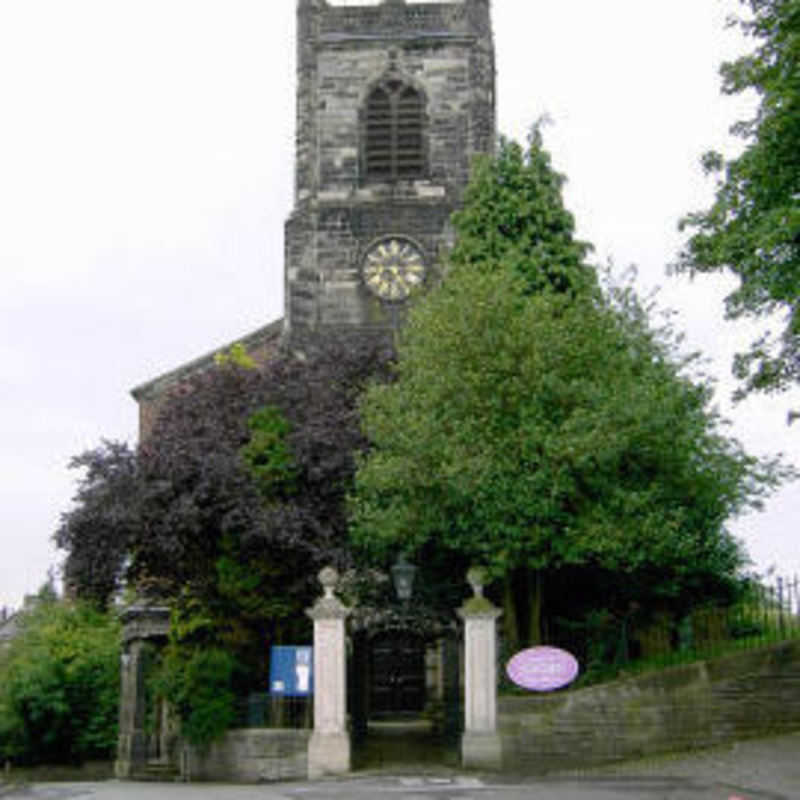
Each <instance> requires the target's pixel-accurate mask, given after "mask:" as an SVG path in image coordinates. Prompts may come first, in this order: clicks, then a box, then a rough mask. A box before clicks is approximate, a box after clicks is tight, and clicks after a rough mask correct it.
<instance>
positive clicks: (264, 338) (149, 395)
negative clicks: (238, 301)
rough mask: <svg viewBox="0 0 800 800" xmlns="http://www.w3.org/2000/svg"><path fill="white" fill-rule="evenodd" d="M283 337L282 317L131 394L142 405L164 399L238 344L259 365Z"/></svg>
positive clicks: (138, 388)
mask: <svg viewBox="0 0 800 800" xmlns="http://www.w3.org/2000/svg"><path fill="white" fill-rule="evenodd" d="M282 334H283V318H280V319H277V320H275V321H274V322H270V323H269V324H268V325H264V326H263V327H261V328H258V329H257V330H255V331H253V332H252V333H248V334H247V335H245V336H241V337H239V338H238V339H235V340H234V341H233V342H229V343H228V344H225V345H222V346H221V347H217V348H216V349H215V350H212V351H211V352H210V353H206V354H205V355H203V356H200V357H199V358H196V359H194V360H192V361H189V362H187V363H186V364H183V365H182V366H180V367H177V368H176V369H172V370H170V371H169V372H165V373H163V374H162V375H159V376H158V377H156V378H152V379H151V380H149V381H147V382H146V383H142V384H140V385H139V386H137V387H135V388H134V389H132V390H131V394H132V395H133V398H134V399H135V400H136V401H137V402H139V403H141V402H142V401H147V400H151V399H156V398H158V397H161V396H162V395H163V394H164V392H165V391H166V390H168V389H169V388H171V387H172V386H175V385H176V384H178V383H180V382H181V381H183V380H185V379H186V378H190V377H191V376H193V375H197V374H200V373H203V372H205V371H206V370H207V369H210V368H211V367H213V366H214V363H215V361H214V359H215V357H216V356H217V355H218V354H219V353H224V352H225V351H227V350H229V349H230V348H231V347H232V346H233V345H235V344H241V345H244V348H245V349H246V350H247V352H248V353H249V354H250V355H252V356H253V358H254V359H255V361H256V363H261V361H262V359H261V358H259V356H260V355H261V354H262V353H264V352H265V351H266V350H272V348H273V347H274V346H275V345H277V344H278V343H279V341H280V339H281V336H282Z"/></svg>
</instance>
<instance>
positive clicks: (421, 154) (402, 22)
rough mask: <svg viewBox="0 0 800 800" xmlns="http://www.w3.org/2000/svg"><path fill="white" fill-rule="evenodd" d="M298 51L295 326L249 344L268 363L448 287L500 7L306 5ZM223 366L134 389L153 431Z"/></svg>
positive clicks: (483, 134)
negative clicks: (453, 221) (166, 412)
mask: <svg viewBox="0 0 800 800" xmlns="http://www.w3.org/2000/svg"><path fill="white" fill-rule="evenodd" d="M297 51H298V58H297V132H296V152H295V197H294V208H293V211H292V213H291V215H290V217H289V219H288V221H287V223H286V242H285V266H284V272H285V286H284V289H285V295H284V319H283V320H282V321H280V320H278V321H275V322H273V323H271V324H269V325H267V326H265V327H263V328H261V329H259V330H257V331H254V332H252V333H250V334H247V335H245V336H243V337H241V338H240V339H239V341H240V342H241V343H242V344H243V345H244V346H245V347H246V348H247V351H248V352H249V353H250V355H251V356H253V357H254V359H255V360H256V361H257V362H260V363H264V362H266V361H267V360H269V359H270V358H271V357H272V356H273V355H274V354H275V353H276V352H277V350H278V348H279V347H281V346H282V345H284V344H285V343H287V342H297V341H300V342H302V338H303V335H304V334H308V333H311V332H326V331H331V332H333V331H336V330H343V329H352V328H353V327H355V328H358V329H362V330H370V329H385V328H387V327H392V326H394V325H396V324H398V323H399V322H400V321H401V320H402V317H403V314H404V309H405V308H406V307H407V300H408V299H409V297H411V296H412V295H413V294H414V293H415V292H416V291H424V288H425V286H426V284H428V283H430V282H431V281H432V280H435V278H436V275H435V270H436V264H437V259H438V256H439V254H440V253H441V252H442V250H443V249H445V248H446V247H447V246H448V245H449V244H450V243H451V240H452V231H451V228H450V223H449V219H450V215H451V214H452V212H453V211H454V210H455V209H456V208H457V207H458V205H459V202H460V200H461V196H462V193H463V190H464V188H465V186H466V184H467V181H468V178H469V169H470V162H471V159H472V157H473V156H474V155H475V154H478V153H484V152H490V151H491V150H492V148H493V145H494V138H495V65H494V43H493V38H492V28H491V21H490V0H450V2H439V3H431V2H412V0H383V2H379V3H378V4H375V3H374V2H373V4H371V5H367V4H366V2H364V3H360V2H359V0H349V4H348V5H342V4H341V2H340V3H339V4H334V2H332V1H331V2H327V0H298V3H297ZM222 349H227V345H226V346H223V347H218V348H217V349H216V351H214V352H219V351H220V350H222ZM213 363H214V353H210V354H208V355H206V356H203V357H201V358H199V359H196V360H195V361H192V362H190V363H188V364H185V365H183V366H181V367H179V368H178V369H176V370H173V371H171V372H169V373H167V374H165V375H162V376H160V377H157V378H155V379H153V380H151V381H148V382H147V383H145V384H143V385H141V386H139V387H137V388H136V389H134V390H133V396H134V398H135V399H136V400H137V402H138V403H139V408H140V434H141V435H142V436H145V435H146V434H147V431H148V430H149V429H150V428H151V426H152V423H153V421H154V418H155V416H156V415H157V412H158V408H159V406H160V403H161V402H162V401H163V399H164V397H165V396H166V395H167V394H168V392H169V390H170V389H171V388H172V387H173V386H175V385H176V384H177V383H180V381H181V380H183V379H184V378H186V377H188V376H190V375H192V374H196V373H197V372H202V371H203V370H205V369H208V368H209V367H210V366H212V365H213Z"/></svg>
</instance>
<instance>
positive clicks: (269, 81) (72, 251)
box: [0, 0, 800, 606]
mask: <svg viewBox="0 0 800 800" xmlns="http://www.w3.org/2000/svg"><path fill="white" fill-rule="evenodd" d="M349 4H350V5H357V4H358V3H349ZM737 5H738V4H737V3H736V2H735V0H672V2H669V3H663V2H654V0H606V1H605V2H603V3H599V2H596V0H558V2H544V0H541V1H539V0H495V2H494V3H493V8H494V22H495V36H496V46H497V63H498V102H499V107H498V112H499V120H498V122H499V128H500V130H501V131H503V132H504V133H506V134H508V135H511V136H513V137H515V138H523V137H524V136H525V133H526V130H527V129H528V127H529V125H530V124H531V122H533V121H534V120H535V119H536V118H537V117H539V116H540V115H542V114H544V113H547V114H549V115H550V117H552V119H553V121H554V125H553V126H551V127H549V128H548V129H547V130H546V134H545V135H546V140H545V141H546V145H547V146H548V147H549V149H550V150H551V152H552V153H553V156H554V161H555V165H556V167H557V168H558V169H559V170H560V171H562V172H564V173H566V175H567V176H568V178H569V184H568V188H567V192H566V199H567V204H568V206H569V207H570V208H571V210H572V211H573V212H574V213H575V215H576V218H577V222H578V228H579V234H580V236H581V237H582V238H585V239H589V240H590V241H592V242H594V244H595V245H596V247H597V253H596V256H597V260H598V261H600V262H604V261H606V260H607V259H608V258H612V259H613V260H614V261H615V263H616V264H617V266H618V267H619V268H623V267H625V266H627V265H629V264H636V265H637V266H638V269H639V275H640V280H641V285H642V287H643V288H645V289H649V288H651V287H653V286H656V285H661V286H663V291H662V302H663V303H664V304H665V305H667V306H671V307H674V308H676V309H677V310H678V311H679V312H680V314H679V316H678V325H679V326H680V327H681V328H682V329H684V330H685V331H686V333H687V341H688V343H689V346H691V347H693V348H700V349H702V350H703V351H704V352H705V353H706V354H707V355H708V357H709V358H710V359H711V369H712V371H713V372H714V373H715V374H716V375H718V376H719V377H720V379H721V380H722V381H723V382H725V381H727V385H725V383H723V385H722V386H721V388H720V392H719V403H720V405H721V406H722V407H723V408H725V409H728V408H729V403H728V398H729V395H730V392H731V385H730V382H729V381H728V375H729V372H730V358H731V354H732V353H733V352H734V351H735V350H736V348H737V346H741V345H742V344H743V343H744V342H745V341H747V336H748V332H747V331H746V330H744V329H743V327H742V326H733V325H731V324H730V323H725V322H723V320H722V304H721V299H722V297H723V296H724V293H725V290H726V288H729V286H730V284H729V283H728V282H727V281H725V280H724V279H721V278H720V277H718V276H717V277H713V278H704V279H702V280H698V281H696V282H695V283H694V284H691V283H690V282H689V281H688V279H685V278H683V279H675V278H669V277H667V276H666V273H665V267H666V265H667V264H668V263H669V262H670V261H671V260H673V259H674V258H675V255H676V253H677V252H678V249H679V247H680V242H681V237H680V235H679V234H678V232H677V230H676V223H677V220H678V219H679V218H680V216H681V215H682V214H684V213H685V212H687V211H689V210H691V209H694V208H697V207H702V206H704V205H706V204H707V203H708V201H709V198H710V197H711V190H712V187H711V186H710V185H709V184H708V183H707V182H706V181H705V180H704V179H703V178H702V175H701V172H700V169H699V167H698V158H699V156H700V154H701V153H702V152H703V151H704V150H706V149H708V148H710V147H716V148H728V149H730V148H731V147H733V146H735V143H733V142H732V140H730V139H729V138H728V137H727V135H726V130H727V127H728V125H729V124H730V123H731V122H732V121H733V120H734V119H735V118H736V116H737V114H740V113H742V104H741V102H739V101H736V100H730V99H727V100H726V99H723V98H722V97H721V96H720V94H719V80H718V76H717V68H718V65H719V63H720V62H721V61H722V60H723V59H724V58H726V57H730V56H731V55H732V54H734V53H736V52H737V51H738V50H739V49H740V48H741V40H740V39H739V36H738V34H736V33H735V32H732V31H726V30H725V26H724V22H725V18H726V15H727V14H728V13H729V12H730V11H731V10H732V9H734V8H736V7H737ZM294 23H295V0H0V114H2V122H0V276H2V284H1V286H2V290H1V291H0V404H1V405H0V409H1V410H2V413H1V414H0V477H1V480H0V606H3V605H10V606H18V605H19V604H20V602H21V600H22V597H23V595H24V594H25V593H26V592H33V591H35V590H36V589H37V588H38V586H39V585H40V584H41V583H42V582H43V580H44V579H45V577H46V573H47V570H48V568H49V567H50V566H52V565H55V564H56V563H57V562H58V559H59V556H58V554H57V553H55V552H54V550H53V549H52V545H51V542H50V537H51V535H52V532H53V530H54V529H55V527H56V525H57V522H58V518H59V514H60V513H61V512H62V511H64V510H66V509H67V508H68V507H69V503H70V498H71V496H72V494H73V493H74V489H75V478H76V475H75V474H73V473H72V472H70V471H69V470H68V469H67V464H68V462H69V459H70V457H71V456H72V455H75V454H77V453H79V452H81V451H82V450H84V449H86V448H89V447H93V446H95V445H96V444H97V443H98V442H99V441H100V440H101V438H111V439H126V440H130V441H135V437H136V427H137V417H136V405H135V403H134V401H133V400H132V398H131V397H130V395H129V390H130V389H131V388H133V387H134V386H136V385H138V384H140V383H142V382H144V381H147V380H149V379H150V378H152V377H155V376H156V375H158V374H160V373H162V372H164V371H167V370H170V369H172V368H174V367H177V366H180V365H181V364H183V363H184V362H186V361H187V360H190V359H192V358H195V357H197V356H199V355H202V354H204V353H206V352H208V351H210V350H213V349H216V348H217V347H219V346H221V345H223V344H226V343H228V342H230V341H233V340H235V339H236V338H237V337H240V336H242V335H244V334H246V333H248V332H250V331H251V330H253V329H255V328H257V327H259V326H261V325H262V324H264V323H266V322H268V321H271V320H273V319H275V318H277V317H279V316H280V315H281V313H282V305H283V297H282V270H283V256H282V252H283V222H284V220H285V218H286V216H287V214H288V213H289V210H290V207H291V203H292V169H293V157H294V153H293V135H294V85H295V81H294ZM792 402H793V403H794V405H795V406H797V405H800V398H798V393H794V396H793V397H792V396H782V397H780V398H778V399H775V400H771V401H767V400H764V399H759V400H751V401H748V402H747V403H745V404H743V405H741V406H739V407H737V408H736V409H734V410H733V411H731V414H730V415H731V418H732V420H733V427H732V429H731V430H732V433H733V434H734V435H736V436H737V437H739V438H740V439H741V440H742V441H743V442H744V443H745V444H746V446H747V447H748V449H750V450H751V451H752V452H754V453H760V454H761V453H773V452H777V451H778V450H783V451H785V452H786V453H787V455H789V456H790V457H791V458H792V459H793V460H794V461H795V462H796V463H797V462H800V426H795V427H794V428H787V426H786V411H787V409H788V408H789V406H790V405H791V404H792ZM798 518H800V486H798V485H793V486H790V487H787V488H785V489H784V490H783V491H782V492H781V493H780V494H779V495H778V496H776V497H775V498H774V499H773V500H772V501H771V502H770V504H769V507H768V510H767V511H766V512H765V513H763V514H760V515H754V516H751V517H747V518H745V519H743V520H739V521H736V522H735V523H734V524H733V529H734V530H735V531H736V532H737V534H738V535H740V536H742V537H743V538H744V539H745V541H746V543H747V545H748V548H749V550H750V552H751V555H752V557H753V558H754V560H755V563H756V566H757V567H758V569H760V570H762V571H763V570H766V569H767V568H769V567H770V566H772V565H776V566H777V567H778V570H779V571H780V572H785V573H789V572H792V573H793V572H795V571H800V553H798V547H797V537H796V533H795V530H796V527H797V520H798Z"/></svg>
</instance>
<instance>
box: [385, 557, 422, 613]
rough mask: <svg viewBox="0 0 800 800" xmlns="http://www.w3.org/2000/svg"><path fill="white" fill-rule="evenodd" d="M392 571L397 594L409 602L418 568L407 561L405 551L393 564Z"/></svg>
mask: <svg viewBox="0 0 800 800" xmlns="http://www.w3.org/2000/svg"><path fill="white" fill-rule="evenodd" d="M391 572H392V583H394V590H395V591H396V592H397V596H398V597H399V598H400V599H401V600H402V601H403V602H404V603H406V602H408V601H409V600H410V599H411V592H412V591H413V589H414V576H415V575H416V573H417V568H416V567H415V566H414V565H413V564H409V563H408V561H406V556H405V553H400V555H399V556H398V557H397V561H396V562H395V564H394V566H392V570H391Z"/></svg>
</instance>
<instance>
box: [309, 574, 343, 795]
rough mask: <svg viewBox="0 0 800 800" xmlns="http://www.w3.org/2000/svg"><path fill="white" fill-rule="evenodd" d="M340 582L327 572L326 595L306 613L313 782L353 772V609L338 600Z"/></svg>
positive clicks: (323, 579)
mask: <svg viewBox="0 0 800 800" xmlns="http://www.w3.org/2000/svg"><path fill="white" fill-rule="evenodd" d="M338 580H339V575H338V574H337V572H336V570H335V569H333V568H332V567H326V568H325V569H323V570H322V572H320V574H319V581H320V583H321V584H322V586H323V589H324V590H325V595H324V596H323V597H321V598H320V599H319V600H318V601H317V602H316V603H315V605H314V606H313V608H310V609H308V611H307V612H306V613H307V614H308V616H309V617H311V619H313V620H314V733H313V734H312V735H311V739H310V741H309V743H308V777H309V779H311V780H315V779H317V778H321V777H322V776H324V775H342V774H344V773H347V772H349V771H350V735H349V734H348V732H347V663H346V655H345V630H344V622H345V619H347V616H348V614H349V613H350V609H349V608H347V607H346V606H344V605H343V604H342V603H341V602H340V601H339V600H338V598H336V597H334V594H333V590H334V589H335V587H336V584H337V582H338Z"/></svg>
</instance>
